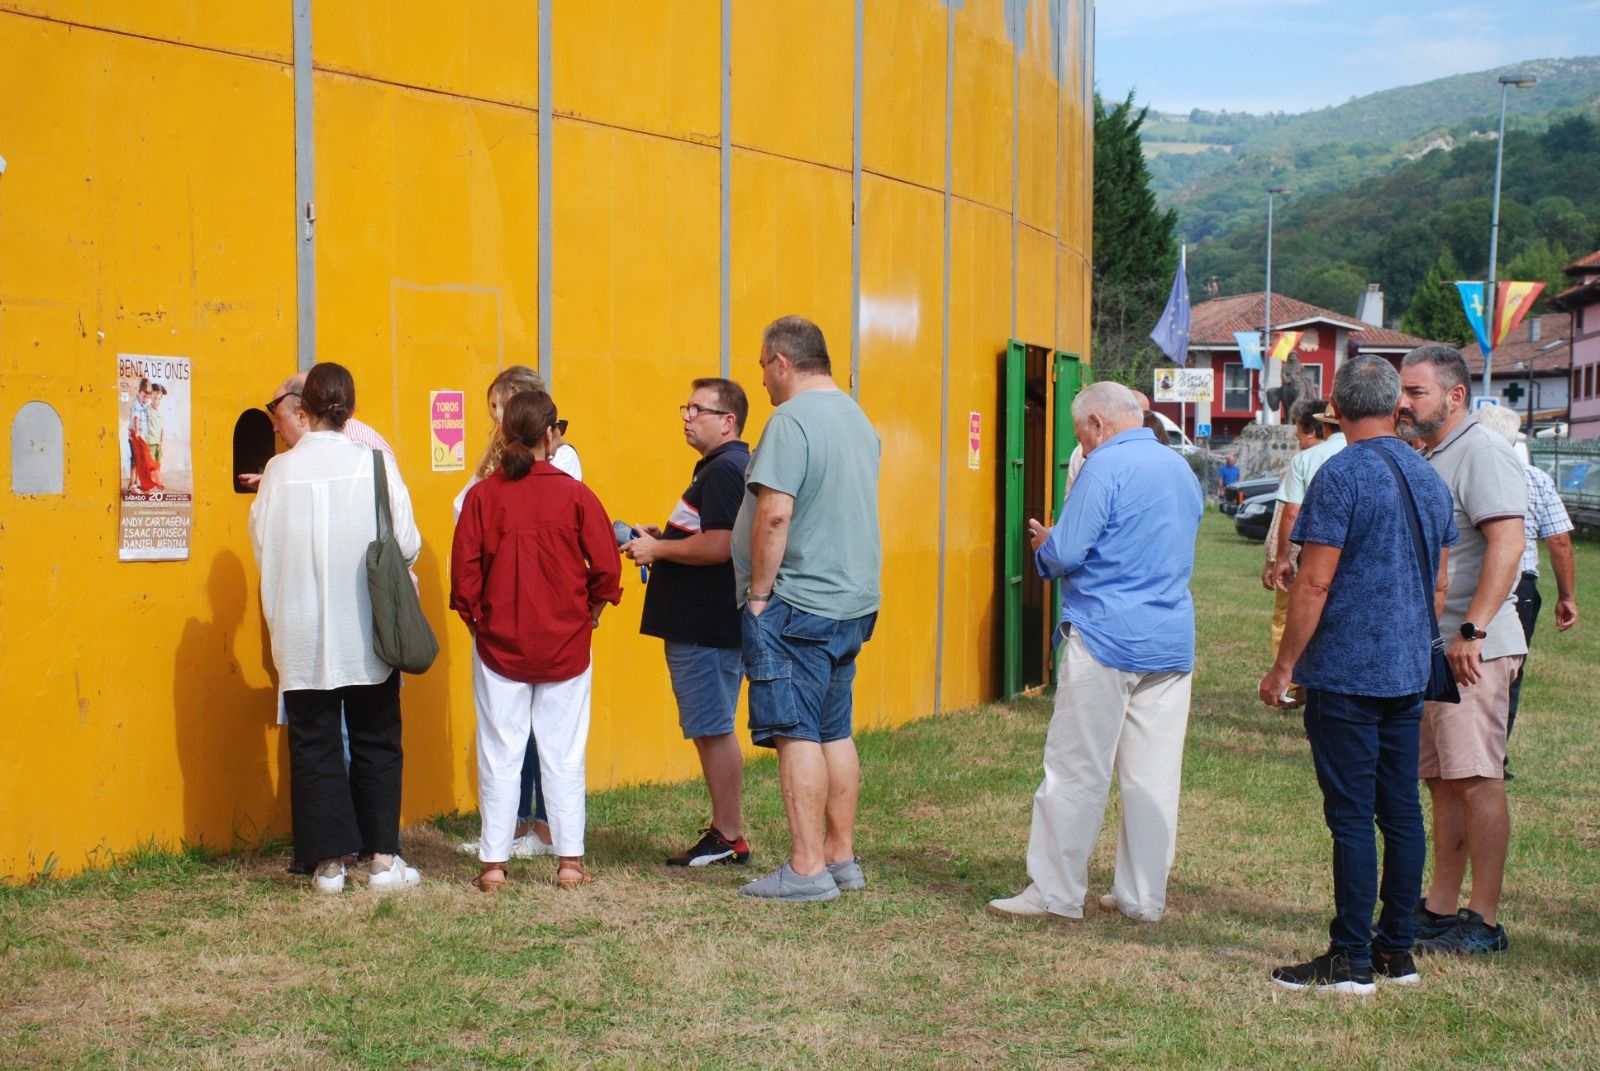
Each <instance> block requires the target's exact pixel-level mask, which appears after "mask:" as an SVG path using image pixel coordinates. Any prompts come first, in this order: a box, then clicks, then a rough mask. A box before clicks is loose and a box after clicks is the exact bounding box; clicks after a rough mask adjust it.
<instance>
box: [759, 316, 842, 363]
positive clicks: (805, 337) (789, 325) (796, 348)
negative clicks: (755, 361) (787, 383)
mask: <svg viewBox="0 0 1600 1071" xmlns="http://www.w3.org/2000/svg"><path fill="white" fill-rule="evenodd" d="M761 348H762V349H764V350H766V351H767V352H768V353H776V354H778V355H779V356H781V357H783V358H785V359H786V360H788V362H789V363H790V364H792V365H794V370H795V371H796V372H801V373H803V374H805V375H831V374H832V373H833V360H832V359H831V358H830V357H829V356H828V343H827V341H826V340H825V339H824V338H823V337H822V328H820V327H818V326H817V325H816V324H814V323H812V322H811V321H810V320H808V319H806V318H805V317H804V316H780V317H778V318H777V319H776V320H774V321H772V322H771V323H770V324H768V325H767V328H766V330H765V331H763V332H761Z"/></svg>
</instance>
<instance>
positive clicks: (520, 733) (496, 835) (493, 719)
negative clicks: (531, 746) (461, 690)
mask: <svg viewBox="0 0 1600 1071" xmlns="http://www.w3.org/2000/svg"><path fill="white" fill-rule="evenodd" d="M592 669H593V665H592V664H591V665H590V667H589V668H587V669H585V670H584V671H583V672H582V673H580V674H579V675H578V676H576V677H573V678H572V679H571V680H564V681H556V682H554V683H552V684H524V683H523V682H521V681H514V680H509V679H507V678H505V677H502V676H500V674H498V673H496V672H495V671H494V670H492V669H490V668H489V667H488V666H486V665H484V664H483V660H482V659H480V658H474V659H473V660H472V698H473V702H474V704H475V705H476V706H477V708H478V811H479V813H480V814H481V815H482V818H483V830H482V833H481V835H480V837H479V840H478V858H479V859H480V860H482V861H483V862H485V863H503V862H505V861H506V860H507V859H509V858H511V840H512V838H513V837H514V836H515V835H516V831H517V797H518V796H519V795H520V794H521V791H522V759H523V756H524V755H526V754H527V751H528V736H529V734H532V735H534V736H536V737H538V740H539V778H540V784H541V785H542V786H543V788H544V809H545V812H546V813H547V814H548V815H549V816H550V835H551V839H552V840H553V841H554V842H555V849H556V854H557V855H569V856H578V855H582V854H583V823H584V788H585V785H584V760H585V752H586V750H587V748H588V744H589V677H590V673H591V671H592Z"/></svg>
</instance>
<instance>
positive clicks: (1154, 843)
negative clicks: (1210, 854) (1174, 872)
mask: <svg viewBox="0 0 1600 1071" xmlns="http://www.w3.org/2000/svg"><path fill="white" fill-rule="evenodd" d="M1141 418H1142V413H1141V412H1140V408H1139V402H1138V399H1137V398H1136V397H1134V394H1133V392H1132V391H1130V390H1128V389H1127V388H1126V387H1123V386H1121V385H1120V384H1117V383H1096V384H1094V385H1093V386H1091V387H1088V388H1087V389H1085V390H1084V391H1083V392H1081V393H1080V394H1079V395H1078V397H1077V398H1076V399H1075V400H1074V401H1073V403H1072V422H1073V425H1074V427H1075V428H1076V430H1077V434H1078V441H1079V443H1080V444H1081V445H1082V446H1083V451H1084V455H1085V458H1086V460H1085V462H1084V466H1083V471H1082V472H1081V473H1080V474H1079V475H1078V479H1077V480H1076V481H1075V482H1074V483H1073V485H1072V491H1071V493H1070V494H1069V495H1068V496H1067V500H1066V503H1065V504H1064V506H1063V507H1062V515H1061V517H1060V518H1059V519H1058V521H1057V523H1056V525H1055V526H1054V527H1052V528H1046V527H1045V526H1044V525H1042V524H1040V523H1039V522H1038V521H1037V520H1029V521H1028V534H1029V539H1030V542H1031V543H1032V545H1033V550H1034V563H1035V565H1036V566H1037V567H1038V570H1039V574H1040V575H1041V576H1043V577H1045V578H1046V579H1059V580H1060V581H1061V591H1062V609H1061V623H1060V625H1059V626H1058V629H1057V635H1058V636H1060V637H1063V640H1062V642H1063V645H1064V650H1063V652H1062V656H1061V670H1060V673H1059V674H1058V675H1057V683H1056V705H1055V714H1054V716H1053V717H1052V718H1051V720H1050V729H1049V732H1048V733H1047V735H1046V737H1045V744H1044V781H1043V783H1042V784H1040V786H1039V790H1038V791H1037V792H1036V793H1034V797H1033V826H1032V830H1031V832H1030V834H1029V837H1028V876H1029V877H1030V878H1032V879H1033V881H1032V884H1030V885H1029V886H1028V887H1027V888H1026V889H1024V890H1022V892H1020V893H1018V894H1017V895H1016V896H1012V897H1008V898H1006V899H1002V900H991V901H990V902H989V910H990V911H991V912H993V913H995V914H999V915H1004V916H1013V917H1023V918H1027V917H1049V916H1059V917H1063V918H1082V917H1083V901H1084V896H1085V894H1086V892H1087V887H1088V877H1089V856H1090V854H1091V853H1092V852H1093V851H1094V846H1095V842H1096V840H1098V839H1099V836H1100V821H1101V819H1102V817H1103V816H1104V814H1105V807H1106V796H1107V794H1108V793H1109V792H1110V789H1111V775H1112V773H1113V771H1115V773H1116V775H1117V779H1118V781H1119V782H1120V784H1121V787H1122V829H1121V831H1120V833H1119V835H1118V838H1117V867H1116V876H1115V879H1114V881H1113V882H1112V886H1111V892H1110V893H1108V894H1106V895H1104V896H1102V897H1101V898H1100V906H1101V907H1103V908H1106V909H1107V910H1120V911H1121V912H1122V913H1123V914H1124V915H1127V916H1128V917H1130V918H1136V919H1143V920H1145V921H1150V922H1154V921H1156V920H1157V919H1159V918H1160V917H1161V913H1162V911H1163V910H1164V909H1165V907H1166V900H1167V872H1168V870H1170V869H1171V867H1172V857H1173V853H1174V851H1175V849H1176V846H1177V838H1178V785H1179V780H1180V778H1181V775H1182V771H1183V737H1184V732H1185V730H1186V729H1187V727H1188V724H1189V682H1190V675H1191V671H1192V670H1193V668H1194V602H1193V600H1192V599H1191V598H1190V595H1189V576H1190V574H1191V573H1192V572H1193V570H1194V542H1195V532H1196V530H1197V528H1198V527H1199V524H1200V515H1201V511H1202V510H1203V508H1204V505H1203V500H1202V497H1201V492H1200V484H1199V482H1198V481H1197V480H1196V479H1195V477H1194V474H1193V472H1192V471H1191V470H1190V468H1189V465H1188V463H1187V462H1185V461H1184V459H1183V458H1182V457H1181V456H1180V455H1179V454H1178V453H1177V452H1175V451H1174V450H1172V449H1170V448H1169V447H1168V446H1167V445H1166V444H1164V443H1162V442H1161V441H1160V440H1158V439H1157V438H1156V437H1155V435H1153V434H1152V433H1151V432H1150V431H1149V430H1147V429H1146V428H1144V427H1143V426H1142V424H1141Z"/></svg>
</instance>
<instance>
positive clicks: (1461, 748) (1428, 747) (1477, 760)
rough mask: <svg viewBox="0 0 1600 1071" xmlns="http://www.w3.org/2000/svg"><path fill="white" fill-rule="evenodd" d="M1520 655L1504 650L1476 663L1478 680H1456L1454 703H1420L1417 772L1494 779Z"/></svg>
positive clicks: (1500, 766) (1501, 766)
mask: <svg viewBox="0 0 1600 1071" xmlns="http://www.w3.org/2000/svg"><path fill="white" fill-rule="evenodd" d="M1522 658H1523V656H1522V655H1507V656H1506V657H1504V658H1492V659H1490V660H1489V661H1487V662H1483V663H1481V664H1480V665H1479V677H1478V683H1477V684H1474V685H1472V686H1471V687H1468V686H1466V685H1462V686H1461V702H1459V703H1424V704H1422V748H1421V750H1420V752H1419V753H1418V758H1417V776H1418V777H1421V778H1440V779H1441V780H1445V781H1455V780H1459V779H1461V778H1464V777H1491V778H1494V779H1496V780H1499V779H1500V778H1502V777H1503V776H1504V775H1505V764H1506V718H1507V715H1508V713H1509V712H1510V709H1511V681H1512V679H1513V678H1514V677H1516V675H1517V670H1518V669H1520V668H1521V667H1522Z"/></svg>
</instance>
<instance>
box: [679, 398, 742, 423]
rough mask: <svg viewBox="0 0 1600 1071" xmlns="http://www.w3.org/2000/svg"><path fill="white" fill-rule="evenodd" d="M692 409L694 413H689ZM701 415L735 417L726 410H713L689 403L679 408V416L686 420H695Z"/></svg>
mask: <svg viewBox="0 0 1600 1071" xmlns="http://www.w3.org/2000/svg"><path fill="white" fill-rule="evenodd" d="M691 409H693V410H694V412H692V413H691V412H689V410H691ZM701 413H711V414H713V415H715V416H733V414H732V413H730V412H728V410H726V409H712V408H711V407H709V406H705V405H696V404H695V403H694V402H688V403H686V404H684V405H680V406H678V415H679V416H681V417H682V418H683V419H684V420H694V419H696V418H697V417H699V416H700V414H701Z"/></svg>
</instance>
